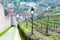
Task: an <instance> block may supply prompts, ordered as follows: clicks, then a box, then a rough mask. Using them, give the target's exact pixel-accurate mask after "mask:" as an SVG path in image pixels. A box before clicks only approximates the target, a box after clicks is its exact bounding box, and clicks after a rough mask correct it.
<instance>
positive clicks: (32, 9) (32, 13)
mask: <svg viewBox="0 0 60 40" xmlns="http://www.w3.org/2000/svg"><path fill="white" fill-rule="evenodd" d="M31 15H32V30H31V35H33V15H34V8H33V7H32V8H31Z"/></svg>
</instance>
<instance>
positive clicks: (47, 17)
mask: <svg viewBox="0 0 60 40" xmlns="http://www.w3.org/2000/svg"><path fill="white" fill-rule="evenodd" d="M49 8H50V7H48V8H46V10H47V11H48V9H49ZM48 21H49V15H47V27H46V36H49V34H48Z"/></svg>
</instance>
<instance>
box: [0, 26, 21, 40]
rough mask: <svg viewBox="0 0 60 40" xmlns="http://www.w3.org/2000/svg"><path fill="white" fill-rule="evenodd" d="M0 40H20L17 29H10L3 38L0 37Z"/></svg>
mask: <svg viewBox="0 0 60 40" xmlns="http://www.w3.org/2000/svg"><path fill="white" fill-rule="evenodd" d="M0 40H21V38H20V36H19V33H18V29H17V28H16V27H12V28H11V29H10V30H9V31H8V32H7V33H6V34H5V35H4V36H2V37H0Z"/></svg>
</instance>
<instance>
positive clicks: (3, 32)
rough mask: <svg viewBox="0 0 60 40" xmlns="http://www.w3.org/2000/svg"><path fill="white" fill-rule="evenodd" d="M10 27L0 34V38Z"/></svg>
mask: <svg viewBox="0 0 60 40" xmlns="http://www.w3.org/2000/svg"><path fill="white" fill-rule="evenodd" d="M10 28H11V27H8V28H7V29H6V30H4V31H3V32H2V33H0V37H2V36H3V35H4V34H6V32H7V31H8V30H9V29H10Z"/></svg>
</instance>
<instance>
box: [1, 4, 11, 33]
mask: <svg viewBox="0 0 60 40" xmlns="http://www.w3.org/2000/svg"><path fill="white" fill-rule="evenodd" d="M10 21H11V20H10V17H8V16H5V15H4V8H3V5H2V4H1V3H0V33H1V32H3V31H4V30H5V29H7V28H8V27H9V26H10V24H11V23H10Z"/></svg>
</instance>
